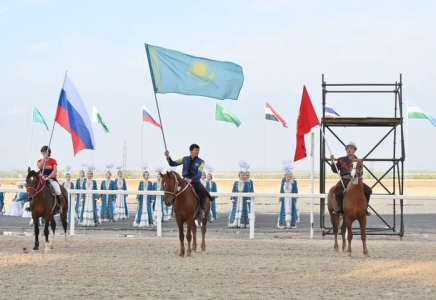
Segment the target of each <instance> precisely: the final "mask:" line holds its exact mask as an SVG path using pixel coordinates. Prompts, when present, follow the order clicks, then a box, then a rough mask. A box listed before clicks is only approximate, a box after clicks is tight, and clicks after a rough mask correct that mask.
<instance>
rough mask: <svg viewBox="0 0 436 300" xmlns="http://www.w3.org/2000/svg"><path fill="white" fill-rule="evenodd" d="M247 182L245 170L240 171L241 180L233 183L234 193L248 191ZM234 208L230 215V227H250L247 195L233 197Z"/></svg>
mask: <svg viewBox="0 0 436 300" xmlns="http://www.w3.org/2000/svg"><path fill="white" fill-rule="evenodd" d="M246 192H247V183H246V181H245V174H244V172H243V171H241V172H239V180H236V181H235V183H234V184H233V189H232V193H246ZM231 200H232V203H233V205H232V210H231V212H230V215H229V222H228V227H229V228H246V227H247V228H248V227H250V223H249V220H248V212H247V197H231Z"/></svg>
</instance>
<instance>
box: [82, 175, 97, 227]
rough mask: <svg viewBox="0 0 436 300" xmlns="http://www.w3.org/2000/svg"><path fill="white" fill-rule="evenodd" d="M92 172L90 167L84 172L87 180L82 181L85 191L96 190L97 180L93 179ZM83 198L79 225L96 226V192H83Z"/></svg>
mask: <svg viewBox="0 0 436 300" xmlns="http://www.w3.org/2000/svg"><path fill="white" fill-rule="evenodd" d="M93 176H94V173H93V172H92V168H90V170H89V171H88V172H87V173H86V177H87V180H86V182H84V183H83V187H82V189H83V190H87V191H97V181H95V180H94V179H93ZM84 196H85V199H84V200H83V208H82V213H81V215H80V222H79V226H83V227H94V226H97V225H98V224H99V223H100V222H99V216H98V212H97V197H98V194H97V193H95V194H85V195H84Z"/></svg>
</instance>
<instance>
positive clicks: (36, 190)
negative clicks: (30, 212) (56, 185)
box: [26, 174, 45, 197]
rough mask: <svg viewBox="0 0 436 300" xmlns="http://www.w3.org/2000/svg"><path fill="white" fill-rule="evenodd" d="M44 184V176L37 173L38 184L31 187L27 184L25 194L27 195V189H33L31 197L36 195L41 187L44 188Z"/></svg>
mask: <svg viewBox="0 0 436 300" xmlns="http://www.w3.org/2000/svg"><path fill="white" fill-rule="evenodd" d="M44 185H45V180H44V178H43V177H42V176H41V174H39V175H38V185H37V186H36V188H34V187H32V186H27V187H26V192H27V195H29V190H33V191H35V194H33V196H32V197H34V196H36V195H38V194H39V193H40V192H41V191H42V190H43V189H44Z"/></svg>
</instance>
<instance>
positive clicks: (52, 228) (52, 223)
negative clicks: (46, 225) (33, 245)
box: [50, 217, 56, 250]
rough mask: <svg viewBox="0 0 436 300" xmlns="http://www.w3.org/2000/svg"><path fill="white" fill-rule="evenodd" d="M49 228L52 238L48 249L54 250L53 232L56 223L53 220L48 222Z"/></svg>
mask: <svg viewBox="0 0 436 300" xmlns="http://www.w3.org/2000/svg"><path fill="white" fill-rule="evenodd" d="M50 226H51V231H53V237H52V238H51V243H50V249H52V250H53V249H54V238H55V231H56V222H55V220H54V217H53V220H52V221H51V222H50Z"/></svg>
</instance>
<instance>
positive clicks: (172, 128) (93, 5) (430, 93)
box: [0, 0, 436, 172]
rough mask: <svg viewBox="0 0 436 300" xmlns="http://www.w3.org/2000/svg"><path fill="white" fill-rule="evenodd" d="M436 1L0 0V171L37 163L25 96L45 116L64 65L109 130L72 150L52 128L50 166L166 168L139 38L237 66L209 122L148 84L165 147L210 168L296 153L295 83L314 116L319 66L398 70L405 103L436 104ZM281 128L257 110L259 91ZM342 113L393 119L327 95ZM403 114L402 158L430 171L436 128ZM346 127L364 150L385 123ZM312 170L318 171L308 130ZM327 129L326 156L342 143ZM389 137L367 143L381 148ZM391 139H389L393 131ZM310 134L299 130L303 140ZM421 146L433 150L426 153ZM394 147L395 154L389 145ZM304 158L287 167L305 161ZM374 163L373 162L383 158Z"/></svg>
mask: <svg viewBox="0 0 436 300" xmlns="http://www.w3.org/2000/svg"><path fill="white" fill-rule="evenodd" d="M435 13H436V3H435V2H434V1H398V0H397V1H346V2H344V1H292V0H289V1H286V0H277V1H273V0H271V1H268V0H264V1H256V0H252V1H248V0H247V1H243V0H242V1H231V0H229V1H227V0H224V1H157V2H156V1H139V0H138V1H83V0H77V1H54V0H53V1H51V0H14V1H11V0H0V38H1V42H0V53H1V55H0V143H1V145H2V148H3V151H2V159H1V160H0V171H9V170H13V169H25V168H27V166H28V165H29V160H31V165H32V167H34V166H35V165H36V160H37V159H39V157H40V153H39V149H40V148H41V146H42V145H45V144H48V141H49V139H50V132H48V131H46V130H45V128H44V127H43V126H42V125H40V124H34V125H33V134H32V135H31V128H32V123H31V116H32V109H33V106H35V107H37V108H38V109H39V111H40V112H41V114H42V115H43V117H44V118H45V119H46V121H47V123H48V125H49V127H50V129H51V128H52V126H53V120H54V115H55V112H56V107H57V102H58V98H59V93H60V90H61V87H62V83H63V79H64V75H65V72H66V71H68V76H69V78H70V79H71V80H72V81H73V83H74V84H75V86H76V88H77V90H78V91H79V93H80V95H81V96H82V99H83V101H84V103H85V105H86V107H87V109H88V111H89V113H91V109H92V105H95V106H96V107H97V109H98V110H99V112H100V114H101V115H102V117H103V119H104V120H105V122H106V124H107V126H108V128H109V130H110V133H109V134H107V133H105V132H104V131H103V129H102V128H101V126H99V125H98V124H95V126H94V135H95V141H96V149H95V150H94V151H90V150H84V151H81V152H79V153H78V154H77V155H76V156H74V155H73V147H72V142H71V137H70V135H69V134H68V133H67V132H66V131H65V130H64V129H63V128H61V127H60V126H59V125H56V126H55V127H54V132H53V139H52V144H51V146H52V149H53V157H54V158H55V159H56V160H57V161H58V164H59V167H60V169H63V168H65V167H66V166H67V165H69V166H72V167H73V169H78V168H79V167H80V166H81V165H82V164H94V165H95V166H96V168H97V169H100V170H102V169H105V166H106V164H108V163H113V164H115V165H118V164H121V163H122V161H123V144H124V143H125V144H126V146H127V152H126V153H127V164H126V165H127V169H131V170H139V169H141V131H142V130H143V140H144V150H143V154H142V155H143V161H144V162H146V163H147V164H148V167H149V169H150V170H153V169H155V168H157V167H163V166H166V161H165V159H164V155H163V152H164V150H165V149H164V145H163V140H162V134H161V132H160V130H159V129H158V128H156V127H154V126H152V125H151V124H148V123H143V122H142V105H143V104H145V105H146V106H147V107H148V108H149V109H150V110H151V112H152V113H153V114H154V116H155V117H156V118H157V109H156V104H155V100H154V94H153V88H152V84H151V79H150V73H149V69H148V64H147V60H146V54H145V49H144V43H149V44H152V45H156V46H160V47H164V48H168V49H173V50H178V51H181V52H184V53H188V54H191V55H194V56H200V57H206V58H210V59H215V60H221V61H231V62H234V63H237V64H239V65H240V66H242V68H243V71H244V79H245V80H244V85H243V87H242V90H241V93H240V96H239V99H238V100H236V101H234V100H223V101H221V100H220V101H218V103H219V104H220V105H221V106H223V107H224V108H225V109H227V110H229V111H231V112H232V113H234V114H235V115H236V116H237V117H238V118H239V119H240V120H241V122H242V125H241V126H240V127H239V128H238V129H237V128H236V127H235V126H234V125H233V124H230V123H224V122H216V121H215V120H214V116H215V104H216V103H217V100H215V99H211V98H204V97H197V96H184V95H179V94H157V99H158V101H159V107H160V112H161V116H162V123H163V127H164V132H165V137H166V143H167V146H168V150H169V151H170V154H171V156H172V157H173V158H178V157H181V156H184V155H188V154H189V151H188V148H189V145H190V144H192V143H197V144H199V145H200V147H201V152H200V157H202V158H203V159H204V160H205V161H206V163H207V164H209V165H212V166H213V168H214V169H215V170H216V171H237V170H239V165H238V161H240V160H245V161H247V162H248V163H249V164H251V170H252V171H266V172H272V171H280V170H281V169H282V161H283V160H291V159H293V157H294V152H295V126H296V125H295V124H296V120H297V117H298V109H299V105H300V101H301V94H302V90H303V85H306V87H307V90H308V92H309V95H310V96H311V100H312V103H313V105H314V107H315V110H316V112H317V114H318V116H320V115H321V109H322V102H321V101H322V90H321V76H322V74H324V76H325V80H326V82H327V83H394V82H396V81H399V80H400V73H401V74H402V79H403V84H404V85H403V101H404V107H403V109H404V110H405V109H406V101H412V102H414V103H415V104H416V105H418V106H419V107H421V108H422V109H423V110H425V111H427V112H428V113H430V114H431V115H433V116H435V115H436V104H435V102H434V99H435V98H436V89H434V78H433V73H434V72H433V71H434V69H435V67H436V59H435V55H434V53H435V49H436V39H435V38H434V37H435V36H436V18H435V17H434V16H435ZM266 101H268V102H269V103H270V104H271V106H272V107H273V108H274V109H275V110H276V111H277V112H278V113H279V114H280V115H281V116H282V117H283V118H284V119H285V120H286V122H287V123H288V128H284V127H283V126H281V125H280V124H279V123H276V122H272V121H265V119H264V109H265V102H266ZM327 102H328V104H329V105H330V106H332V107H333V108H334V109H335V110H336V111H337V112H338V113H339V114H341V115H342V116H350V117H366V116H370V117H379V116H380V117H392V116H393V114H394V98H393V96H391V95H381V94H375V95H374V94H370V95H368V94H366V95H355V94H353V95H338V94H335V95H333V94H329V95H328V98H327ZM406 124H407V125H405V137H406V168H407V170H423V171H436V159H432V158H431V154H432V153H435V150H436V138H435V137H436V128H435V127H433V126H432V125H431V124H430V122H428V121H425V120H409V122H406ZM387 130H388V129H386V128H384V129H373V128H369V129H368V128H345V129H342V128H341V129H338V130H337V134H338V135H339V136H340V137H341V139H343V140H344V142H348V141H350V140H352V141H353V142H355V143H356V144H357V146H358V148H359V149H358V151H357V152H356V154H357V155H358V156H359V155H361V156H363V155H364V154H366V152H368V151H369V150H370V149H372V147H373V146H374V145H375V144H376V143H377V142H378V140H379V139H380V138H381V137H383V136H384V135H385V134H386V133H387ZM313 132H315V169H316V170H317V169H319V130H318V128H315V129H313ZM326 139H327V141H328V143H329V145H330V147H331V149H332V152H333V154H334V155H335V156H342V155H344V154H345V151H344V149H343V147H342V145H341V144H340V143H339V142H338V141H337V140H336V139H335V138H334V137H333V136H332V135H331V134H328V135H327V136H326ZM393 142H394V141H393V138H389V139H387V140H386V141H385V142H383V143H382V144H381V145H380V147H379V148H378V149H377V150H376V151H375V152H374V154H373V156H372V157H374V158H381V157H382V158H384V157H392V149H393V147H392V145H393ZM397 142H398V141H397ZM309 144H310V140H309V137H308V136H307V137H306V146H307V148H309V146H310V145H309ZM429 154H430V155H429ZM397 155H399V153H397ZM310 165H311V161H310V158H305V159H303V160H301V161H298V162H296V163H295V164H294V170H296V171H306V170H310ZM384 167H385V166H384V165H383V164H381V163H380V164H379V165H377V164H373V165H372V168H374V169H384Z"/></svg>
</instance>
